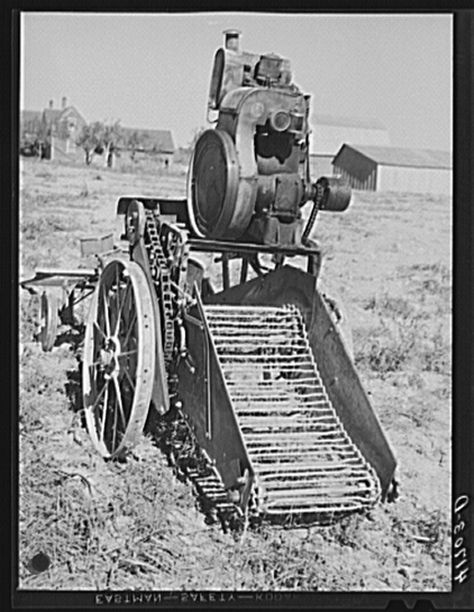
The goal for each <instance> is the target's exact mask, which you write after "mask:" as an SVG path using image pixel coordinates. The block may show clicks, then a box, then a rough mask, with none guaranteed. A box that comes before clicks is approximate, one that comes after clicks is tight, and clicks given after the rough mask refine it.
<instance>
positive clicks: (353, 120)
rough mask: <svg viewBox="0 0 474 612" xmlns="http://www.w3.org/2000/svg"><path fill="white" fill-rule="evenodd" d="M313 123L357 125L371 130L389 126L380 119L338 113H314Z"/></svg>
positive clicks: (344, 125) (342, 125) (339, 125)
mask: <svg viewBox="0 0 474 612" xmlns="http://www.w3.org/2000/svg"><path fill="white" fill-rule="evenodd" d="M311 123H313V124H314V125H331V126H337V127H357V128H364V129H370V130H386V129H387V128H386V127H385V126H384V125H383V123H381V122H380V121H378V119H371V118H365V119H362V118H360V117H339V116H336V115H325V114H313V115H311Z"/></svg>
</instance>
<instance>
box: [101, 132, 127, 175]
mask: <svg viewBox="0 0 474 612" xmlns="http://www.w3.org/2000/svg"><path fill="white" fill-rule="evenodd" d="M121 135H122V128H121V126H120V121H115V122H114V123H104V124H103V129H102V134H101V145H102V148H103V150H104V165H105V166H107V167H109V168H111V167H112V165H113V158H114V151H115V149H116V148H117V145H118V142H119V140H120V138H121Z"/></svg>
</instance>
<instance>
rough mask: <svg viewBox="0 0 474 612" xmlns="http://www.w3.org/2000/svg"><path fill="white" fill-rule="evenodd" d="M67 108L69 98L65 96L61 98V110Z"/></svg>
mask: <svg viewBox="0 0 474 612" xmlns="http://www.w3.org/2000/svg"><path fill="white" fill-rule="evenodd" d="M66 106H67V98H66V96H63V97H62V98H61V108H62V109H63V110H64V109H65V108H66Z"/></svg>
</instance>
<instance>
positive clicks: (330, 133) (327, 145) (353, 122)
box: [310, 114, 390, 178]
mask: <svg viewBox="0 0 474 612" xmlns="http://www.w3.org/2000/svg"><path fill="white" fill-rule="evenodd" d="M311 130H312V135H311V151H310V170H311V176H312V177H313V178H318V177H320V176H323V175H328V174H329V175H330V174H332V160H333V159H334V156H335V155H336V153H337V152H338V151H339V149H340V148H341V147H342V145H343V144H344V143H346V142H348V143H351V142H357V143H361V144H366V145H379V146H387V145H389V144H390V138H389V134H388V131H387V128H386V127H385V126H384V125H383V124H382V123H380V121H378V120H377V119H370V118H369V119H361V118H356V117H339V116H334V115H322V114H314V115H312V116H311Z"/></svg>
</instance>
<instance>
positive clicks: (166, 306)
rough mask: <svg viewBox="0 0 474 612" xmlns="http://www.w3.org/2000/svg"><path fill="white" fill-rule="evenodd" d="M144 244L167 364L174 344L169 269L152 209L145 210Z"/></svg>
mask: <svg viewBox="0 0 474 612" xmlns="http://www.w3.org/2000/svg"><path fill="white" fill-rule="evenodd" d="M145 246H146V249H147V251H148V259H149V263H150V269H151V276H152V279H153V283H154V285H155V289H156V293H157V296H158V299H159V303H160V308H161V315H162V318H163V330H162V331H163V352H164V358H165V363H166V364H167V365H168V364H169V363H170V362H171V359H172V356H173V346H174V314H175V313H174V308H173V293H172V289H171V274H170V269H169V266H168V263H167V261H166V257H165V254H164V252H163V248H162V246H161V242H160V236H159V233H158V229H157V225H156V218H155V215H154V214H153V211H152V210H147V211H145Z"/></svg>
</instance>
